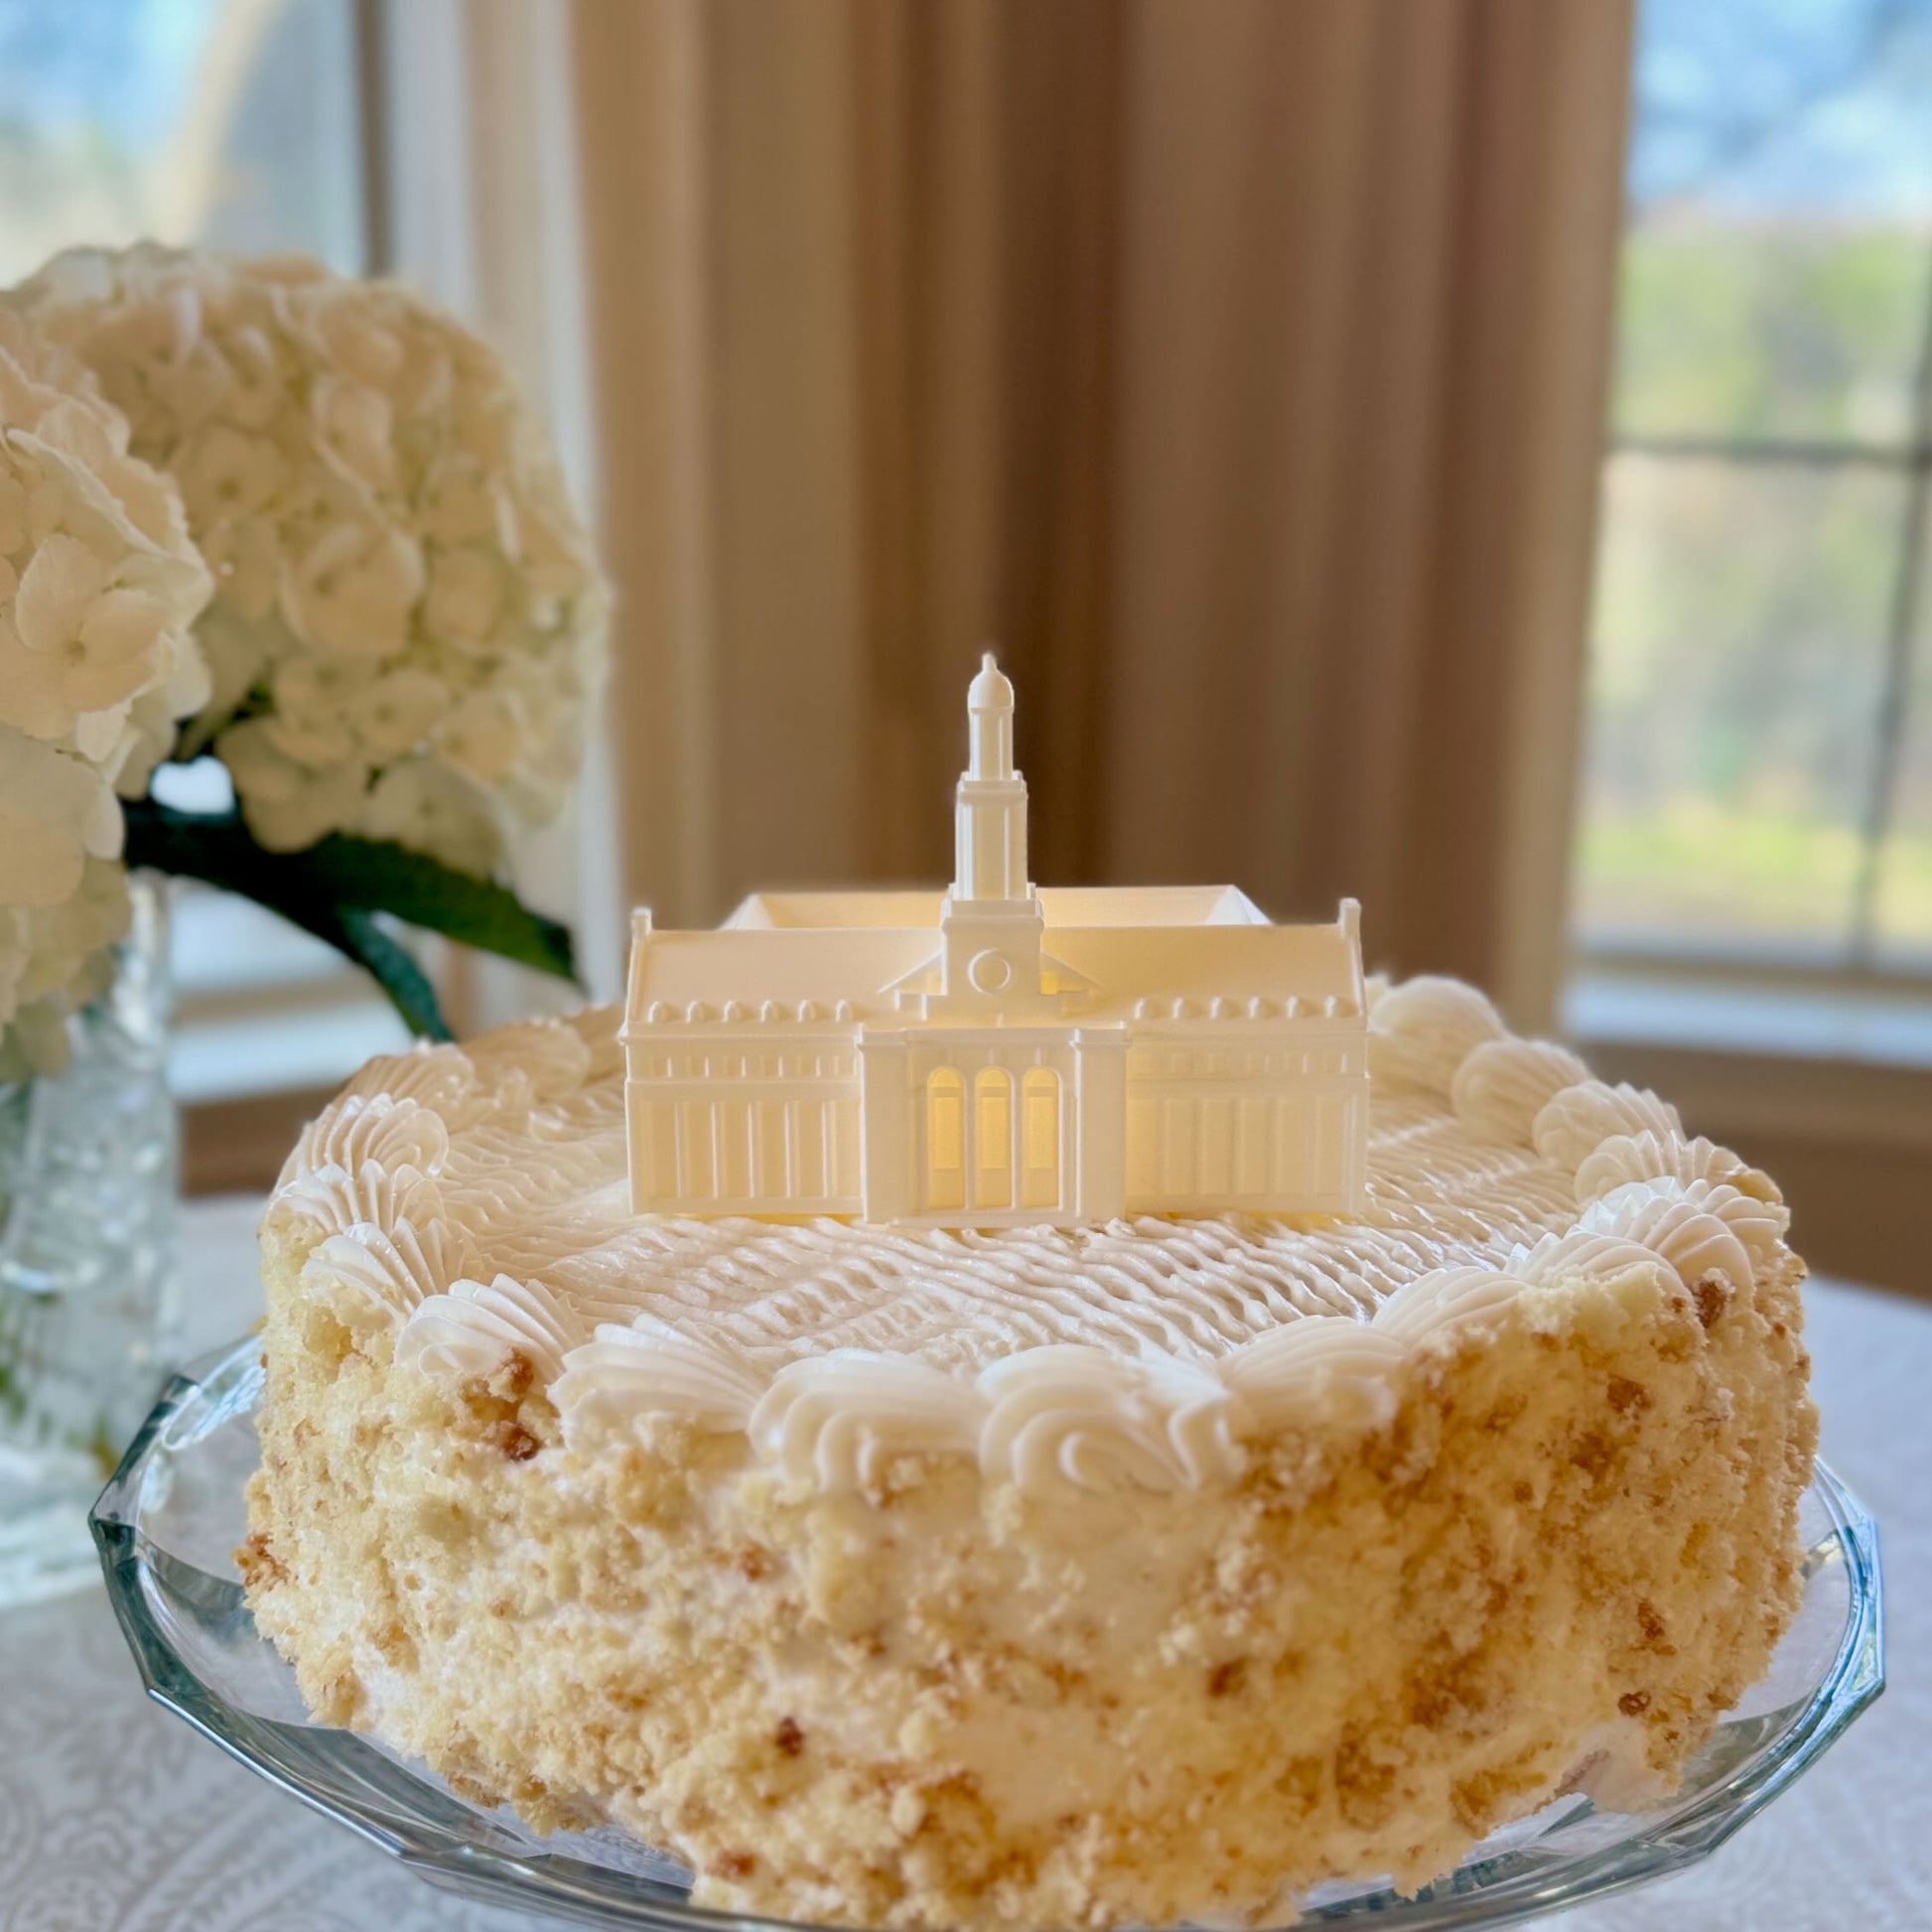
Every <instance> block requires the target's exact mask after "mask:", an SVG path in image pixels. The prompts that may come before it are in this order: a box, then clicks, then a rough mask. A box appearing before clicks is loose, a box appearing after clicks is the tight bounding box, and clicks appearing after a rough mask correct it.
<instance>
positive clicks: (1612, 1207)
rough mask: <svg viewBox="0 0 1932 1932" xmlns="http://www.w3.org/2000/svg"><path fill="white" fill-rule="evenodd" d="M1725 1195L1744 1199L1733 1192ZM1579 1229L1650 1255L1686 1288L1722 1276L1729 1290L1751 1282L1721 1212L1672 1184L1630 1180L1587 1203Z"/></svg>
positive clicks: (1746, 1260)
mask: <svg viewBox="0 0 1932 1932" xmlns="http://www.w3.org/2000/svg"><path fill="white" fill-rule="evenodd" d="M1724 1191H1725V1193H1728V1194H1731V1195H1733V1196H1735V1198H1737V1199H1739V1200H1742V1199H1743V1196H1742V1195H1741V1194H1738V1193H1737V1190H1736V1189H1735V1188H1725V1190H1724ZM1578 1225H1579V1226H1581V1227H1583V1228H1586V1229H1587V1230H1589V1231H1590V1232H1591V1233H1601V1234H1615V1235H1620V1236H1622V1237H1623V1238H1624V1239H1625V1240H1629V1241H1634V1242H1636V1243H1638V1244H1639V1245H1640V1246H1642V1247H1645V1248H1649V1249H1651V1250H1653V1251H1654V1252H1655V1253H1656V1254H1658V1255H1659V1256H1661V1257H1662V1259H1663V1260H1665V1261H1667V1262H1668V1263H1669V1264H1670V1265H1671V1267H1672V1268H1674V1269H1675V1270H1676V1271H1677V1275H1678V1278H1679V1279H1680V1280H1681V1281H1683V1282H1684V1284H1685V1285H1686V1286H1687V1287H1694V1286H1695V1285H1696V1284H1698V1283H1699V1282H1703V1281H1707V1280H1709V1279H1710V1277H1711V1276H1713V1275H1722V1276H1723V1277H1724V1278H1725V1280H1726V1281H1727V1282H1728V1283H1729V1284H1730V1285H1731V1287H1732V1288H1738V1289H1747V1288H1749V1287H1750V1285H1751V1283H1752V1280H1753V1279H1754V1276H1753V1272H1752V1269H1751V1258H1750V1252H1749V1250H1748V1249H1747V1248H1746V1247H1745V1246H1744V1244H1743V1242H1742V1241H1741V1240H1739V1239H1738V1237H1737V1235H1736V1234H1735V1233H1733V1232H1732V1231H1731V1228H1730V1224H1729V1222H1728V1221H1727V1220H1726V1219H1725V1215H1724V1213H1723V1211H1722V1209H1721V1207H1719V1206H1718V1205H1717V1204H1715V1203H1712V1202H1710V1201H1708V1200H1703V1199H1693V1198H1692V1197H1691V1196H1690V1195H1689V1194H1687V1193H1686V1192H1685V1191H1684V1189H1683V1188H1681V1187H1680V1186H1679V1185H1678V1184H1677V1183H1676V1182H1675V1181H1669V1180H1633V1181H1632V1182H1631V1183H1630V1184H1629V1185H1628V1186H1627V1187H1619V1188H1617V1189H1616V1190H1615V1191H1614V1192H1613V1193H1608V1194H1605V1195H1604V1196H1603V1198H1602V1199H1601V1200H1599V1201H1593V1202H1591V1203H1590V1205H1589V1206H1588V1207H1587V1208H1586V1209H1585V1210H1584V1217H1583V1220H1582V1221H1581V1222H1580V1223H1579V1224H1578Z"/></svg>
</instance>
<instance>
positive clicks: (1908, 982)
mask: <svg viewBox="0 0 1932 1932" xmlns="http://www.w3.org/2000/svg"><path fill="white" fill-rule="evenodd" d="M1634 78H1635V96H1634V103H1633V123H1632V129H1631V138H1630V146H1629V157H1628V173H1627V184H1626V186H1627V207H1628V213H1627V227H1626V233H1625V240H1624V246H1623V260H1622V267H1621V289H1620V297H1619V311H1618V326H1617V337H1618V341H1617V358H1616V368H1615V377H1614V389H1613V395H1612V402H1611V418H1610V448H1609V455H1608V458H1607V467H1606V472H1605V477H1604V491H1603V509H1602V525H1601V535H1600V539H1599V546H1600V547H1599V554H1598V560H1597V572H1596V595H1595V608H1594V613H1593V620H1592V636H1591V663H1590V679H1589V704H1588V721H1587V759H1586V772H1585V779H1584V789H1583V809H1582V813H1581V817H1580V827H1579V835H1578V847H1577V864H1576V901H1575V937H1576V940H1577V945H1578V951H1579V954H1580V956H1581V962H1582V968H1583V971H1582V974H1581V975H1580V977H1581V978H1583V979H1588V978H1589V977H1590V974H1591V971H1592V969H1594V968H1604V969H1611V970H1614V969H1616V968H1617V967H1618V966H1619V964H1621V965H1622V966H1623V967H1626V968H1627V967H1630V966H1633V965H1642V966H1646V967H1652V968H1661V969H1667V970H1669V969H1674V970H1677V971H1679V972H1682V973H1685V974H1687V975H1688V976H1689V977H1690V978H1692V979H1696V978H1697V977H1698V976H1699V975H1701V974H1710V975H1713V976H1715V977H1716V978H1717V979H1722V978H1724V977H1725V976H1728V977H1730V978H1731V979H1733V980H1737V981H1742V980H1744V979H1749V980H1751V981H1752V982H1753V983H1755V984H1757V985H1758V986H1760V987H1762V986H1772V987H1775V986H1777V985H1780V984H1782V985H1785V986H1787V987H1795V986H1803V985H1807V984H1811V985H1835V986H1841V987H1844V986H1851V985H1853V984H1857V985H1860V986H1863V987H1864V988H1868V989H1871V990H1873V991H1882V990H1886V989H1889V990H1890V991H1892V992H1893V993H1897V994H1902V995H1905V996H1907V998H1908V999H1921V1000H1922V998H1923V996H1924V995H1925V994H1927V993H1932V556H1929V555H1928V549H1929V548H1932V105H1929V104H1928V103H1932V0H1641V7H1640V14H1639V25H1638V47H1637V55H1636V68H1635V76H1634ZM1572 1007H1573V1011H1572V1013H1571V1015H1570V1018H1571V1022H1572V1025H1573V1026H1576V1025H1579V1015H1578V1013H1577V1011H1576V1010H1575V1009H1576V1007H1577V1001H1576V999H1575V998H1574V997H1573V1001H1572ZM1772 1024H1773V1027H1774V1028H1775V1025H1776V1018H1775V1014H1773V1015H1772ZM1909 1025H1910V1028H1912V1029H1916V1032H1914V1033H1913V1035H1912V1037H1913V1039H1914V1040H1915V1041H1916V1043H1915V1044H1907V1045H1906V1046H1905V1047H1904V1048H1902V1049H1901V1050H1902V1052H1903V1053H1904V1055H1905V1056H1906V1057H1911V1058H1914V1059H1916V1058H1919V1057H1921V1055H1923V1056H1924V1057H1925V1058H1927V1059H1932V1014H1927V1013H1924V1012H1921V1013H1920V1014H1919V1015H1918V1016H1917V1017H1916V1018H1912V1019H1910V1020H1909ZM1581 1030H1582V1031H1585V1032H1589V1031H1591V1028H1590V1027H1589V1025H1588V1024H1587V1020H1586V1021H1585V1022H1584V1023H1583V1025H1582V1029H1581ZM1877 1056H1879V1057H1884V1056H1886V1053H1885V1052H1884V1051H1882V1050H1881V1051H1880V1052H1879V1054H1878V1055H1877Z"/></svg>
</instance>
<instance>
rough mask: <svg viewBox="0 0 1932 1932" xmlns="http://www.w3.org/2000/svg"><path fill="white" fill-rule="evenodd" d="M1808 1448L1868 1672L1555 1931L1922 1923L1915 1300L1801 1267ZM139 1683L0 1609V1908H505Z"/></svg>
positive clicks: (77, 1916) (347, 1923)
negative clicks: (1817, 1434) (1849, 1541)
mask: <svg viewBox="0 0 1932 1932" xmlns="http://www.w3.org/2000/svg"><path fill="white" fill-rule="evenodd" d="M254 1212H255V1209H254V1204H253V1203H252V1202H247V1201H217V1202H211V1203H204V1204H198V1205H196V1206H194V1207H192V1208H191V1209H190V1211H189V1221H188V1234H187V1253H188V1256H189V1267H188V1270H187V1273H188V1277H189V1280H190V1281H191V1283H193V1284H194V1294H195V1298H196V1300H195V1307H194V1310H193V1312H192V1320H193V1324H194V1329H195V1336H194V1340H195V1345H196V1346H197V1347H201V1346H209V1345H212V1344H214V1343H216V1342H219V1341H221V1340H223V1339H225V1338H226V1337H227V1336H229V1335H231V1334H236V1333H239V1332H240V1331H241V1330H242V1329H243V1328H244V1327H245V1326H246V1325H247V1323H248V1322H249V1321H250V1320H251V1319H252V1318H253V1312H252V1305H253V1302H254V1300H255V1297H256V1293H257V1291H256V1289H255V1286H254V1269H253V1248H252V1227H253V1220H254ZM1810 1309H1811V1312H1810V1337H1811V1343H1812V1350H1813V1355H1814V1358H1815V1360H1816V1364H1817V1385H1818V1398H1819V1402H1820V1404H1821V1406H1822V1407H1823V1410H1824V1414H1825V1451H1826V1453H1827V1455H1828V1456H1829V1457H1830V1458H1831V1460H1832V1461H1833V1462H1834V1463H1835V1464H1836V1466H1837V1467H1838V1469H1839V1471H1840V1472H1841V1474H1843V1475H1844V1477H1845V1478H1846V1480H1847V1481H1848V1482H1850V1483H1851V1485H1852V1486H1853V1488H1854V1489H1856V1490H1857V1491H1858V1493H1859V1494H1860V1495H1861V1496H1862V1497H1863V1498H1864V1500H1865V1502H1866V1503H1867V1504H1869V1505H1870V1506H1871V1508H1872V1509H1873V1510H1874V1512H1875V1513H1876V1514H1877V1516H1878V1519H1879V1524H1880V1528H1881V1532H1882V1534H1883V1538H1884V1556H1885V1581H1886V1593H1887V1604H1888V1608H1889V1612H1890V1615H1889V1639H1890V1660H1889V1661H1890V1679H1891V1683H1890V1689H1889V1690H1888V1691H1887V1693H1886V1695H1885V1697H1884V1698H1883V1699H1882V1700H1881V1701H1880V1703H1879V1704H1878V1706H1877V1707H1876V1709H1875V1710H1873V1711H1871V1712H1869V1713H1868V1714H1867V1715H1866V1716H1865V1717H1864V1718H1863V1719H1862V1720H1861V1721H1860V1723H1859V1724H1858V1725H1856V1726H1855V1727H1854V1728H1853V1730H1852V1732H1851V1734H1850V1735H1849V1736H1848V1737H1846V1738H1845V1739H1844V1740H1842V1741H1841V1742H1840V1743H1839V1744H1838V1745H1837V1746H1836V1748H1835V1749H1834V1750H1833V1751H1832V1752H1831V1754H1830V1755H1829V1756H1828V1757H1827V1758H1826V1759H1825V1760H1824V1762H1823V1763H1822V1764H1820V1765H1819V1766H1818V1767H1817V1768H1816V1769H1814V1770H1813V1771H1812V1772H1811V1773H1810V1774H1809V1775H1808V1776H1807V1777H1806V1778H1805V1779H1804V1780H1803V1781H1802V1782H1801V1783H1800V1784H1799V1785H1798V1786H1797V1787H1796V1789H1795V1790H1793V1791H1792V1792H1790V1793H1789V1794H1787V1795H1786V1796H1785V1797H1784V1798H1782V1799H1780V1800H1779V1801H1778V1802H1777V1804H1776V1805H1774V1806H1773V1808H1772V1809H1771V1810H1770V1811H1769V1812H1767V1813H1766V1814H1765V1815H1764V1816H1763V1817H1762V1818H1760V1819H1759V1820H1758V1821H1757V1822H1756V1823H1755V1824H1753V1825H1751V1826H1750V1827H1748V1828H1747V1829H1746V1830H1745V1831H1743V1832H1742V1833H1741V1834H1740V1835H1739V1836H1738V1837H1737V1838H1736V1839H1733V1840H1732V1841H1731V1843H1730V1844H1729V1845H1728V1846H1726V1847H1725V1849H1724V1850H1723V1851H1722V1852H1720V1853H1719V1854H1718V1855H1717V1857H1716V1858H1714V1859H1712V1860H1711V1861H1709V1862H1708V1863H1705V1864H1703V1865H1701V1866H1699V1867H1697V1868H1695V1869H1694V1870H1691V1871H1688V1872H1685V1873H1681V1874H1680V1875H1678V1876H1677V1877H1675V1878H1671V1879H1667V1880H1665V1881H1663V1882H1661V1883H1660V1884H1658V1885H1655V1886H1652V1887H1648V1888H1645V1889H1642V1890H1639V1891H1635V1892H1630V1893H1626V1894H1625V1895H1624V1896H1622V1897H1620V1898H1612V1899H1605V1900H1603V1901H1601V1902H1599V1903H1598V1904H1595V1905H1591V1906H1587V1907H1583V1908H1581V1909H1579V1910H1577V1911H1574V1912H1570V1913H1566V1914H1564V1915H1563V1916H1562V1917H1560V1918H1557V1919H1553V1920H1550V1921H1548V1923H1549V1924H1550V1925H1551V1927H1552V1928H1553V1932H1555V1928H1561V1932H1635V1929H1636V1928H1671V1929H1672V1932H1679V1928H1683V1929H1684V1932H1770V1928H1773V1927H1775V1928H1777V1932H1854V1929H1856V1932H1865V1929H1867V1928H1868V1929H1869V1932H1892V1928H1905V1927H1913V1926H1925V1925H1932V1308H1928V1307H1920V1306H1914V1305H1912V1304H1910V1303H1905V1302H1899V1301H1894V1300H1889V1299H1886V1298H1884V1297H1881V1296H1878V1295H1874V1294H1870V1293H1866V1292H1863V1291H1859V1290H1854V1289H1846V1288H1838V1287H1831V1286H1826V1285H1820V1286H1818V1287H1817V1288H1816V1289H1815V1290H1813V1291H1811V1294H1810ZM532 1923H533V1921H531V1920H529V1919H524V1918H517V1917H515V1916H513V1915H511V1914H508V1913H505V1912H499V1911H487V1910H483V1909H481V1908H479V1907H476V1906H472V1905H468V1904H464V1903H462V1902H460V1901H458V1900H455V1899H452V1898H450V1897H447V1896H445V1895H444V1894H443V1893H441V1892H438V1891H436V1890H435V1889H433V1888H432V1887H431V1886H430V1885H428V1884H426V1883H425V1882H424V1881H423V1880H421V1879H419V1878H417V1877H414V1876H413V1875H412V1874H410V1873H408V1872H406V1871H403V1870H401V1869H399V1868H397V1867H396V1866H394V1865H392V1864H391V1863H389V1862H388V1861H387V1860H386V1859H384V1858H383V1857H382V1856H381V1855H380V1854H379V1853H376V1852H373V1851H371V1850H369V1849H368V1848H367V1847H366V1846H363V1845H361V1844H359V1843H358V1842H356V1841H355V1840H354V1839H352V1838H351V1837H350V1836H349V1835H348V1834H347V1833H346V1832H345V1831H343V1830H342V1829H341V1828H339V1827H337V1826H335V1825H332V1824H330V1823H328V1822H327V1821H326V1820H324V1819H321V1818H317V1817H314V1816H312V1815H311V1814H310V1813H308V1812H306V1811H305V1810H303V1809H302V1807H301V1806H300V1805H298V1804H297V1803H296V1802H295V1801H294V1800H293V1799H290V1798H286V1797H283V1796H282V1795H281V1794H280V1793H278V1792H276V1791H274V1790H272V1789H271V1788H270V1787H269V1786H268V1785H266V1784H264V1783H262V1782H260V1781H259V1780H258V1779H256V1778H255V1777H253V1776H252V1775H251V1774H250V1773H249V1772H247V1771H245V1770H243V1769H242V1768H241V1767H240V1766H238V1765H235V1764H232V1763H230V1762H229V1761H228V1760H227V1759H226V1758H224V1757H223V1756H222V1755H221V1754H220V1752H218V1751H217V1750H216V1749H215V1748H214V1747H213V1746H212V1745H211V1744H208V1743H206V1742H204V1741H203V1740H202V1739H201V1738H200V1737H198V1736H196V1735H195V1734H194V1733H193V1732H191V1731H190V1730H189V1728H188V1726H187V1725H184V1724H182V1723H181V1722H180V1721H179V1720H178V1719H176V1718H174V1717H172V1716H170V1715H169V1714H168V1713H166V1712H164V1711H161V1710H159V1709H157V1708H156V1707H154V1706H152V1705H148V1704H145V1703H144V1702H143V1701H142V1699H141V1697H140V1694H139V1687H138V1683H137V1680H136V1678H135V1674H134V1667H133V1665H132V1663H131V1662H130V1661H129V1659H128V1656H127V1653H126V1651H125V1649H124V1648H123V1646H122V1643H121V1638H120V1634H119V1632H118V1631H117V1630H116V1629H115V1627H114V1623H113V1618H112V1616H111V1615H110V1613H109V1611H108V1609H107V1605H106V1601H105V1598H104V1597H103V1595H102V1594H101V1593H100V1591H99V1590H98V1588H93V1589H89V1590H86V1591H84V1592H82V1593H80V1594H77V1595H73V1596H69V1597H68V1598H66V1599H65V1600H63V1601H60V1602H55V1603H48V1604H42V1605H37V1606H34V1607H30V1608H25V1609H17V1610H13V1611H6V1612H0V1932H367V1928H370V1927H381V1928H383V1932H509V1928H511V1927H513V1926H518V1925H522V1926H529V1925H531V1924H532Z"/></svg>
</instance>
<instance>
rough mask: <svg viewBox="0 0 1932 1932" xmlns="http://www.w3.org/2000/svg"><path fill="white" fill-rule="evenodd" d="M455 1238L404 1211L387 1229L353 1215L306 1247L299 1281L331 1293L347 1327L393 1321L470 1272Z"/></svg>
mask: <svg viewBox="0 0 1932 1932" xmlns="http://www.w3.org/2000/svg"><path fill="white" fill-rule="evenodd" d="M460 1238H461V1237H460V1236H457V1235H455V1234H452V1233H447V1232H446V1229H445V1226H444V1224H443V1223H441V1222H437V1223H433V1224H432V1225H431V1226H430V1227H429V1229H428V1230H427V1231H426V1232H423V1231H419V1230H418V1229H417V1227H416V1226H415V1224H414V1223H413V1222H412V1221H410V1220H409V1219H407V1218H406V1217H404V1216H398V1217H397V1219H396V1220H395V1222H394V1223H393V1224H392V1225H391V1226H390V1227H388V1228H387V1229H384V1228H380V1227H377V1226H376V1225H375V1223H374V1222H372V1221H358V1222H356V1224H355V1225H354V1226H353V1227H350V1228H348V1229H346V1230H345V1232H344V1233H342V1234H332V1235H330V1236H329V1237H328V1239H327V1240H325V1241H323V1242H322V1243H321V1244H320V1245H319V1246H317V1247H316V1248H314V1249H312V1250H311V1252H310V1255H309V1258H308V1260H307V1261H306V1262H305V1263H304V1264H303V1268H302V1280H303V1284H304V1286H305V1287H306V1288H308V1290H309V1291H310V1293H311V1294H315V1295H319V1296H334V1297H335V1299H336V1300H337V1301H338V1302H339V1304H340V1305H341V1312H342V1313H343V1314H344V1316H345V1319H346V1320H347V1321H348V1322H349V1324H350V1325H351V1326H352V1327H356V1328H361V1329H364V1330H367V1329H373V1328H377V1327H380V1326H383V1325H385V1324H393V1323H394V1321H395V1320H396V1319H397V1318H398V1317H406V1316H408V1315H411V1314H413V1313H414V1312H415V1311H416V1310H417V1309H418V1308H419V1307H420V1306H421V1305H422V1304H423V1303H424V1302H426V1301H427V1300H428V1299H429V1298H430V1297H431V1296H434V1295H441V1294H442V1293H443V1292H444V1290H445V1289H447V1288H448V1287H449V1286H450V1285H451V1284H452V1283H453V1282H457V1281H460V1280H462V1278H463V1277H464V1276H465V1275H466V1274H468V1273H469V1272H470V1262H469V1257H468V1255H467V1254H465V1253H462V1252H460V1251H458V1252H453V1251H454V1250H458V1244H459V1242H460Z"/></svg>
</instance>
